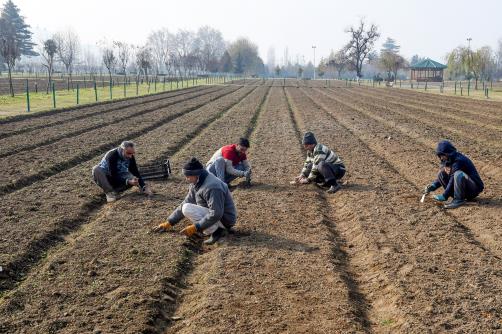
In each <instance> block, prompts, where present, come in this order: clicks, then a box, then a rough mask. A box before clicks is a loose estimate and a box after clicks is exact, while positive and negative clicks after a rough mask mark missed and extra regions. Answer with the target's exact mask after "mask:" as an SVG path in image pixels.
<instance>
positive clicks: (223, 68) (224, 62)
mask: <svg viewBox="0 0 502 334" xmlns="http://www.w3.org/2000/svg"><path fill="white" fill-rule="evenodd" d="M232 67H233V66H232V57H230V53H228V51H225V53H223V56H221V60H220V72H224V73H230V72H232Z"/></svg>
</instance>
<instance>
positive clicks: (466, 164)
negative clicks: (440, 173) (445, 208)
mask: <svg viewBox="0 0 502 334" xmlns="http://www.w3.org/2000/svg"><path fill="white" fill-rule="evenodd" d="M436 154H437V155H438V156H440V155H445V156H446V157H447V162H448V163H449V164H450V165H451V174H450V175H453V174H455V172H456V171H462V172H464V173H465V174H467V175H468V176H469V178H470V179H471V180H472V181H474V183H476V185H477V186H478V190H479V192H482V191H483V189H484V187H485V186H484V184H483V181H482V180H481V177H480V176H479V173H478V171H477V170H476V167H474V164H473V163H472V161H471V159H469V158H468V157H466V156H465V155H463V154H462V153H460V152H458V151H457V149H456V148H455V146H453V144H452V143H450V142H449V141H447V140H443V141H440V142H439V143H438V146H437V148H436ZM435 183H436V184H439V180H436V182H435ZM453 186H454V178H453V177H450V179H449V181H448V185H447V186H446V188H445V190H444V193H443V196H444V197H446V198H448V197H450V195H451V194H453Z"/></svg>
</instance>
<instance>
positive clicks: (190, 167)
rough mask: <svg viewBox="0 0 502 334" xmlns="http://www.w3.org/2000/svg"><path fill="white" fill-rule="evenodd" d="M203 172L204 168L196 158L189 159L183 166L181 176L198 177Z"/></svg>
mask: <svg viewBox="0 0 502 334" xmlns="http://www.w3.org/2000/svg"><path fill="white" fill-rule="evenodd" d="M203 171H204V166H203V165H202V164H201V163H200V161H199V160H197V158H195V157H193V158H191V159H190V160H189V161H188V162H187V163H186V164H185V165H184V166H183V175H185V176H199V175H200V174H202V172H203Z"/></svg>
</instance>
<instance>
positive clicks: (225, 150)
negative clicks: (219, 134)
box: [221, 144, 247, 166]
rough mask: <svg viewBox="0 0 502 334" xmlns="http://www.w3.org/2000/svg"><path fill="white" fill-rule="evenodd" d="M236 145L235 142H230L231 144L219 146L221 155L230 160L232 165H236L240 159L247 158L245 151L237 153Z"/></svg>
mask: <svg viewBox="0 0 502 334" xmlns="http://www.w3.org/2000/svg"><path fill="white" fill-rule="evenodd" d="M236 147H237V145H236V144H231V145H227V146H223V147H222V148H221V155H222V156H223V158H224V159H227V160H232V166H237V165H238V164H240V163H241V162H242V161H244V160H246V159H247V157H246V154H245V153H243V154H240V155H239V153H238V152H237V149H236Z"/></svg>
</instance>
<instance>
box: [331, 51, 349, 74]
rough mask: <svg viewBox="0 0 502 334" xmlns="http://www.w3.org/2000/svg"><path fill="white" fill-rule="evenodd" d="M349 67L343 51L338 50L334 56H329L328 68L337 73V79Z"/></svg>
mask: <svg viewBox="0 0 502 334" xmlns="http://www.w3.org/2000/svg"><path fill="white" fill-rule="evenodd" d="M348 65H349V59H348V57H347V54H346V53H345V50H343V49H342V50H339V51H338V52H337V53H335V54H331V55H330V57H329V59H328V66H331V67H333V68H334V69H335V71H336V72H337V73H338V76H337V77H338V79H340V77H341V74H342V72H343V71H344V70H345V69H347V67H348Z"/></svg>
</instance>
